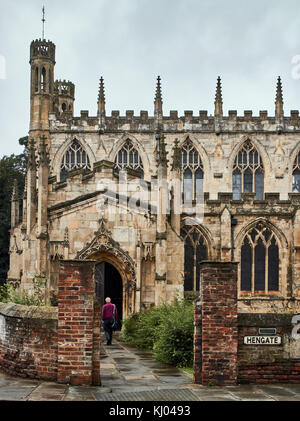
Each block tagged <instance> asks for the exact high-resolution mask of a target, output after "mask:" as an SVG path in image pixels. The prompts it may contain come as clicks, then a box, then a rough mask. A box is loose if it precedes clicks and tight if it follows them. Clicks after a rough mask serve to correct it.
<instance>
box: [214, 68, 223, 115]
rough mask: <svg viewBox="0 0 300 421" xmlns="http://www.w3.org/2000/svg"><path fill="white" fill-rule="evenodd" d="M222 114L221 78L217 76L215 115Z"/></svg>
mask: <svg viewBox="0 0 300 421" xmlns="http://www.w3.org/2000/svg"><path fill="white" fill-rule="evenodd" d="M221 115H223V99H222V85H221V78H220V76H219V77H218V81H217V89H216V98H215V116H221Z"/></svg>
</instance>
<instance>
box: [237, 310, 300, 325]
mask: <svg viewBox="0 0 300 421" xmlns="http://www.w3.org/2000/svg"><path fill="white" fill-rule="evenodd" d="M293 316H294V313H238V326H241V327H242V326H250V327H273V326H274V327H279V326H291V325H292V318H293Z"/></svg>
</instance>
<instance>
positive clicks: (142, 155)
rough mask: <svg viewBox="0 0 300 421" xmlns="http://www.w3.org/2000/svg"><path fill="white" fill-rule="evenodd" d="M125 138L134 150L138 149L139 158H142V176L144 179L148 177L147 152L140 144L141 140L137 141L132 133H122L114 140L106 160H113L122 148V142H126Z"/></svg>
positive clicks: (148, 163)
mask: <svg viewBox="0 0 300 421" xmlns="http://www.w3.org/2000/svg"><path fill="white" fill-rule="evenodd" d="M127 139H128V140H130V141H131V142H132V144H133V146H134V147H135V148H136V150H137V151H138V153H139V155H140V158H141V160H142V163H143V167H144V175H145V177H144V178H145V179H147V178H149V173H150V161H149V157H148V154H147V152H146V150H145V148H144V146H143V145H142V144H141V142H139V141H138V140H137V139H136V137H134V136H133V135H132V134H129V133H124V134H123V135H122V136H121V137H120V138H119V139H118V140H117V141H116V142H114V144H113V146H112V148H111V150H110V151H109V153H108V160H109V161H111V162H115V158H116V156H117V153H118V152H119V150H120V149H121V148H122V146H123V144H124V143H125V142H126V140H127Z"/></svg>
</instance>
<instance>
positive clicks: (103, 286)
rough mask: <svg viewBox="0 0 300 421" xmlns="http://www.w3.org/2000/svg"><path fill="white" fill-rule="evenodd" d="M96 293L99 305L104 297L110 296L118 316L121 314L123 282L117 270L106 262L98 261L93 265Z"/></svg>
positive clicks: (120, 318) (103, 302) (103, 300)
mask: <svg viewBox="0 0 300 421" xmlns="http://www.w3.org/2000/svg"><path fill="white" fill-rule="evenodd" d="M95 282H96V295H97V298H98V300H99V303H100V305H101V306H103V304H105V298H106V297H110V298H111V301H112V303H113V304H115V305H116V307H117V311H118V318H119V320H122V316H123V283H122V277H121V275H120V273H119V271H118V270H117V269H116V268H115V266H113V265H112V264H110V263H108V262H104V261H103V262H100V263H98V264H96V266H95Z"/></svg>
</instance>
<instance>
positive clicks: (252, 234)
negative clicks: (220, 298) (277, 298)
mask: <svg viewBox="0 0 300 421" xmlns="http://www.w3.org/2000/svg"><path fill="white" fill-rule="evenodd" d="M241 291H247V292H252V293H265V294H268V293H269V292H272V291H279V247H278V241H277V238H276V236H275V235H274V233H273V232H272V231H271V230H270V229H269V228H268V227H266V226H265V225H264V224H262V223H259V224H257V225H256V226H255V227H254V228H252V229H251V230H250V231H249V232H248V233H247V234H246V236H245V238H244V241H243V245H242V249H241Z"/></svg>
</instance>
